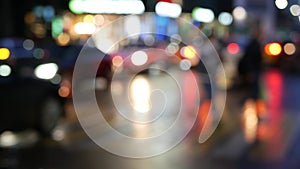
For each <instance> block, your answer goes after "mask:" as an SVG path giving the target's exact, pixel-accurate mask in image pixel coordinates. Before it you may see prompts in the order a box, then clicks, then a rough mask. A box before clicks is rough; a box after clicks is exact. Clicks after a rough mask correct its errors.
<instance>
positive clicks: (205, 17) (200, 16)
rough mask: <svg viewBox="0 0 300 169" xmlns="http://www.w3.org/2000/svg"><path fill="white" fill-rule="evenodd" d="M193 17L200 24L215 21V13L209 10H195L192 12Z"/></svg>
mask: <svg viewBox="0 0 300 169" xmlns="http://www.w3.org/2000/svg"><path fill="white" fill-rule="evenodd" d="M192 17H193V19H194V20H196V21H198V22H204V23H210V22H212V21H213V20H214V19H215V15H214V12H213V11H212V10H211V9H207V8H198V7H196V8H194V9H193V11H192Z"/></svg>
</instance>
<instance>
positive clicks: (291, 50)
mask: <svg viewBox="0 0 300 169" xmlns="http://www.w3.org/2000/svg"><path fill="white" fill-rule="evenodd" d="M283 50H284V53H285V54H287V55H293V54H295V52H296V46H295V45H294V44H293V43H286V44H285V45H284V46H283Z"/></svg>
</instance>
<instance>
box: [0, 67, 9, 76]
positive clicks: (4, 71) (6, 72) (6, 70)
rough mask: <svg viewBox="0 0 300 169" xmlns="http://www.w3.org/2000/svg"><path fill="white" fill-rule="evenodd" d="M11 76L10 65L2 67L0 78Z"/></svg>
mask: <svg viewBox="0 0 300 169" xmlns="http://www.w3.org/2000/svg"><path fill="white" fill-rule="evenodd" d="M10 74H11V68H10V66H8V65H1V66H0V76H3V77H7V76H9V75H10Z"/></svg>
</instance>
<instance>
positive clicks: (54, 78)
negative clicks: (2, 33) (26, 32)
mask: <svg viewBox="0 0 300 169" xmlns="http://www.w3.org/2000/svg"><path fill="white" fill-rule="evenodd" d="M58 73H59V64H58V63H57V61H56V60H55V59H53V58H52V57H51V54H50V52H49V51H48V50H45V49H42V48H37V47H35V45H34V42H33V41H32V40H30V39H26V40H22V39H14V38H5V39H1V40H0V93H1V97H0V111H1V114H0V116H1V117H0V132H1V133H2V132H3V131H6V130H9V131H21V130H24V129H28V128H31V129H37V130H38V131H40V132H41V133H43V134H50V132H51V131H52V129H54V127H55V126H56V124H57V122H58V120H59V119H60V117H61V116H62V115H63V99H62V98H61V97H60V96H59V95H58V90H59V88H60V82H61V76H60V75H59V74H58Z"/></svg>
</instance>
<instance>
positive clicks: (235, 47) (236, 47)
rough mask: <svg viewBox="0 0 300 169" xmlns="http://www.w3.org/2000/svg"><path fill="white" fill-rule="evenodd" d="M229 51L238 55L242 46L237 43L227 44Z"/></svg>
mask: <svg viewBox="0 0 300 169" xmlns="http://www.w3.org/2000/svg"><path fill="white" fill-rule="evenodd" d="M227 51H228V53H229V54H231V55H236V54H238V53H239V52H240V46H239V45H238V44H237V43H230V44H228V46H227Z"/></svg>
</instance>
